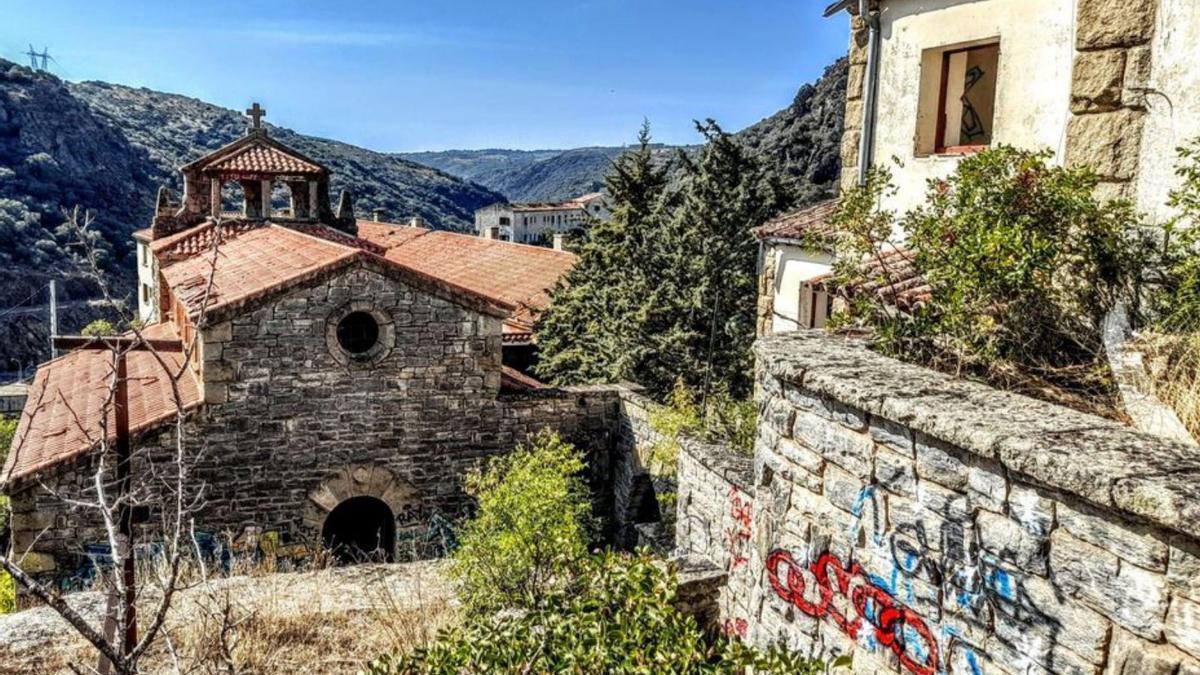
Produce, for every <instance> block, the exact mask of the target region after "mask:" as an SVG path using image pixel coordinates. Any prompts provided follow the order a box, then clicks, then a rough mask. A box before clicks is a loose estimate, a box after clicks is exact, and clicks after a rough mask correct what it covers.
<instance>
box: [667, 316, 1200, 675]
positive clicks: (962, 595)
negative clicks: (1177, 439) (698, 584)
mask: <svg viewBox="0 0 1200 675" xmlns="http://www.w3.org/2000/svg"><path fill="white" fill-rule="evenodd" d="M757 356H758V363H759V373H758V378H759V379H758V389H759V395H758V400H759V410H760V418H759V420H760V421H759V433H758V439H757V447H756V451H755V457H754V466H753V470H754V475H753V482H752V484H751V485H749V486H745V487H744V488H739V489H741V491H742V492H743V493H744V496H740V497H739V499H740V500H741V503H740V504H734V503H732V500H731V503H730V504H728V505H723V504H720V497H721V494H720V493H721V491H722V490H729V489H730V487H731V481H728V480H725V481H722V480H721V479H720V476H721V473H720V472H719V471H713V470H711V468H710V469H708V470H705V469H704V468H703V467H706V466H709V464H706V463H705V462H703V461H696V462H681V468H680V482H681V485H685V484H687V485H690V486H691V488H690V492H691V495H692V496H691V497H690V498H684V496H683V495H682V494H681V498H680V501H679V514H678V520H679V523H680V526H679V532H678V542H677V543H678V546H679V548H680V549H681V550H683V551H689V550H690V551H697V552H700V553H702V554H703V555H706V556H707V557H708V558H709V559H710V560H711V561H712V562H713V563H715V564H722V563H725V564H727V565H729V567H731V568H732V567H733V566H735V565H737V566H738V570H736V571H735V570H732V569H731V572H730V575H729V579H728V583H727V587H726V588H725V589H724V591H723V593H724V594H725V595H726V596H728V597H729V598H730V599H729V600H725V599H723V600H722V612H723V616H722V620H723V621H724V623H725V626H726V628H727V629H729V630H732V631H734V632H738V633H741V634H744V635H745V636H746V638H747V639H749V640H751V641H753V642H755V643H757V644H760V645H765V644H768V643H771V642H775V641H779V640H782V641H784V642H786V643H787V644H789V645H790V646H791V647H792V648H794V649H798V650H801V651H804V652H807V653H811V654H814V655H819V656H822V657H825V658H829V657H832V656H833V655H835V654H845V653H851V654H853V660H854V666H853V670H854V671H855V672H859V673H875V672H898V673H914V674H918V675H932V674H933V673H942V672H947V673H972V674H978V673H1093V674H1099V673H1105V674H1128V675H1133V674H1140V673H1162V674H1164V675H1170V674H1173V673H1177V674H1185V673H1186V674H1193V675H1194V674H1196V673H1200V524H1198V523H1200V521H1198V520H1197V519H1196V515H1197V511H1198V510H1200V502H1198V501H1197V500H1196V498H1195V495H1196V494H1197V493H1198V492H1200V490H1198V488H1200V479H1197V478H1196V477H1197V476H1200V457H1197V456H1196V454H1195V452H1194V449H1189V448H1187V447H1186V446H1182V445H1180V444H1176V443H1174V442H1171V441H1167V440H1163V439H1159V438H1157V437H1152V436H1148V435H1145V434H1142V433H1139V432H1136V431H1134V430H1132V429H1129V428H1127V427H1124V426H1122V425H1120V424H1117V423H1115V422H1111V421H1108V420H1104V419H1101V418H1097V417H1094V416H1090V415H1086V414H1083V413H1078V412H1075V411H1072V410H1068V409H1065V408H1062V407H1060V406H1055V405H1051V404H1048V403H1043V402H1039V401H1034V400H1032V399H1028V398H1025V397H1022V396H1018V395H1015V394H1010V393H1007V392H1001V391H998V390H995V389H992V388H990V387H987V386H985V385H982V384H978V383H971V382H966V381H962V380H956V379H954V378H951V377H949V376H946V375H942V374H940V373H935V372H932V371H929V370H926V369H923V368H919V367H916V366H912V365H909V364H904V363H900V362H898V361H895V360H892V359H889V358H886V357H883V356H880V355H878V354H875V353H873V352H870V351H869V350H868V349H867V348H866V347H865V346H864V345H863V344H861V343H859V342H855V341H851V340H849V339H846V338H841V337H838V336H833V335H831V334H828V333H825V332H821V331H801V332H797V333H789V334H784V335H778V336H773V337H770V338H766V339H764V340H761V341H760V342H759V344H758V346H757ZM725 508H729V510H730V514H731V515H732V514H733V513H735V512H736V513H737V514H738V515H739V518H732V519H728V518H727V516H726V515H725V512H724V509H725ZM743 513H744V514H745V515H746V517H747V519H748V520H749V525H748V527H747V528H746V529H748V530H749V533H750V534H749V536H748V537H745V538H743V537H742V535H741V534H738V532H739V530H738V529H737V527H740V526H741V519H740V516H741V514H743ZM718 516H720V517H721V519H722V524H721V526H720V528H721V529H722V530H723V531H728V528H729V527H730V525H734V529H733V532H734V533H735V535H736V536H733V537H728V536H724V535H722V538H721V543H720V544H718V545H714V544H713V543H712V534H711V530H712V528H711V527H709V528H707V529H704V528H699V530H694V529H692V528H689V527H688V526H687V525H686V523H688V522H689V521H690V520H691V519H693V518H695V519H708V521H709V522H714V519H715V518H717V517H718ZM743 540H744V541H745V553H729V552H727V551H726V550H725V549H724V548H723V547H722V546H723V545H728V544H730V543H737V542H740V541H743ZM743 557H744V558H745V562H744V563H742V562H740V561H741V560H742V558H743ZM731 560H732V561H734V562H732V563H731V562H729V561H731ZM739 621H744V622H745V623H744V625H742V624H739Z"/></svg>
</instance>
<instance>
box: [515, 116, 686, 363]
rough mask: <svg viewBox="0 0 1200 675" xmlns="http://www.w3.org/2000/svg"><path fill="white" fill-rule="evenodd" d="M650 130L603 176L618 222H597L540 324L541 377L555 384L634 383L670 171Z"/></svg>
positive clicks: (553, 294)
mask: <svg viewBox="0 0 1200 675" xmlns="http://www.w3.org/2000/svg"><path fill="white" fill-rule="evenodd" d="M656 164H657V163H656V161H655V159H654V156H653V150H652V148H651V142H650V126H649V124H648V123H643V125H642V129H641V131H640V132H639V133H638V146H637V148H636V149H634V150H631V151H629V152H626V153H623V154H622V155H621V156H620V157H618V158H617V159H616V160H615V161H614V162H613V166H612V169H611V170H610V171H609V173H608V176H607V177H606V178H605V191H606V192H607V195H608V202H609V207H610V210H611V214H612V217H611V218H610V220H609V221H608V222H594V223H592V224H591V225H590V227H589V228H588V229H587V233H586V234H585V235H584V239H583V241H582V242H581V244H580V246H579V248H578V251H577V253H578V256H579V260H578V262H577V263H576V265H575V267H574V268H573V269H572V270H571V272H570V273H569V274H568V275H567V277H566V279H565V280H564V282H563V283H560V284H559V286H558V287H557V288H556V289H555V290H554V292H553V293H552V302H551V304H550V307H549V308H547V310H546V312H544V313H543V314H542V316H541V318H540V319H539V322H538V329H537V330H538V345H539V354H540V361H539V363H538V365H537V367H536V372H537V374H538V376H540V377H542V378H543V379H546V380H548V381H550V382H553V383H554V384H576V383H581V382H614V381H617V380H621V379H634V378H636V374H635V373H634V372H633V365H634V362H635V354H636V353H637V352H638V350H639V346H638V345H637V344H636V337H637V334H638V332H639V331H638V330H637V324H638V322H639V318H638V315H639V311H640V308H641V305H642V303H643V302H644V300H645V297H646V295H647V293H648V290H647V284H648V281H649V280H648V279H647V275H646V270H647V267H648V266H649V265H652V264H653V257H652V256H651V255H650V253H649V246H650V243H651V242H652V240H653V237H654V234H655V232H656V231H657V230H658V229H659V228H660V226H661V225H660V224H661V222H662V216H661V213H660V205H661V200H662V196H663V192H664V190H665V189H666V186H667V167H665V166H658V165H656Z"/></svg>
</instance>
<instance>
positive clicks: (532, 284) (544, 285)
mask: <svg viewBox="0 0 1200 675" xmlns="http://www.w3.org/2000/svg"><path fill="white" fill-rule="evenodd" d="M358 234H359V236H360V237H362V238H364V239H367V240H369V241H371V242H373V243H376V244H379V245H381V246H383V247H385V248H386V249H387V251H386V253H385V254H384V255H385V257H386V258H387V259H388V260H390V261H392V262H394V263H398V264H400V265H403V266H405V267H408V268H411V269H415V270H417V271H419V272H423V273H425V274H428V275H430V276H432V277H436V278H438V279H443V280H445V281H448V282H450V283H452V284H455V285H457V286H461V287H463V288H466V289H469V290H471V291H474V292H476V293H479V294H481V295H484V296H486V297H489V298H492V299H493V300H495V301H496V302H499V303H501V304H504V305H507V306H509V307H512V308H514V310H515V311H514V313H513V314H514V318H515V319H517V320H518V321H520V320H521V319H522V317H525V321H526V322H528V323H532V318H533V317H532V315H531V314H530V310H533V311H536V310H540V309H543V308H545V307H546V305H548V304H549V303H550V294H549V291H550V290H551V289H553V288H554V285H555V283H557V282H558V280H559V279H561V278H562V277H563V276H565V275H566V273H567V272H569V271H570V270H571V267H573V266H574V265H575V254H573V253H568V252H566V251H555V250H553V249H549V248H542V247H540V246H528V245H525V244H517V243H513V242H507V241H498V240H495V239H485V238H483V237H476V236H471V235H465V234H457V233H454V232H445V231H442V230H427V229H424V228H419V227H404V226H400V225H388V224H386V223H377V222H372V221H363V220H360V221H358Z"/></svg>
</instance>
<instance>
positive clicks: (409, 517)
mask: <svg viewBox="0 0 1200 675" xmlns="http://www.w3.org/2000/svg"><path fill="white" fill-rule="evenodd" d="M249 112H250V114H251V116H252V117H254V122H253V125H252V126H251V127H250V129H249V130H248V133H247V134H246V136H245V137H243V138H241V139H239V140H237V141H235V142H234V143H232V144H230V145H228V146H226V147H223V148H221V149H219V150H217V151H215V152H213V153H212V154H210V155H208V156H206V157H203V158H201V159H198V160H196V161H195V162H192V163H191V164H188V165H187V166H184V167H183V168H182V172H183V176H184V183H185V189H184V193H183V197H182V200H180V201H179V202H178V203H177V202H176V201H175V200H173V198H172V196H171V195H170V193H169V192H168V191H167V190H166V189H165V188H164V189H163V190H162V191H160V194H159V195H158V204H157V212H156V215H155V217H154V222H153V224H152V226H151V227H150V228H149V229H146V230H142V231H139V232H137V233H136V234H135V238H136V240H137V243H138V251H139V255H138V265H139V270H138V271H139V277H140V280H141V289H140V301H141V315H142V316H143V317H145V318H146V319H148V320H150V321H151V323H150V324H149V325H148V326H147V327H146V328H145V329H144V334H145V337H146V338H148V339H153V340H157V341H159V344H167V345H170V344H175V345H180V344H184V345H186V344H191V343H192V342H193V340H194V342H195V345H196V350H195V352H194V353H192V354H191V360H190V361H189V362H188V363H186V364H185V363H184V362H183V359H184V358H185V357H184V356H183V353H182V352H181V350H180V349H175V350H173V351H172V350H164V351H163V352H162V353H161V354H160V355H159V356H161V357H162V359H163V363H165V364H166V367H165V368H164V365H162V364H160V362H159V361H158V360H157V358H156V357H155V356H154V355H152V354H151V353H150V352H148V351H134V352H130V353H128V354H127V355H126V357H125V358H126V362H127V371H128V372H127V377H126V378H125V383H126V385H127V389H128V401H129V403H128V411H129V429H130V433H131V436H132V438H133V445H134V447H135V454H134V456H135V458H138V457H141V458H152V457H155V456H157V455H158V453H160V452H162V451H165V449H166V448H169V447H170V446H171V443H172V439H173V438H174V422H175V420H176V417H177V408H178V407H180V405H181V407H182V408H183V414H185V415H186V422H185V423H186V428H187V432H188V436H189V438H191V439H193V442H194V443H197V444H202V445H203V447H204V448H205V452H204V453H203V455H202V459H200V460H199V463H198V465H197V466H196V468H195V470H194V473H193V475H194V477H195V480H196V481H198V482H200V483H203V484H204V485H205V486H206V488H205V493H204V499H205V503H206V506H205V507H204V509H203V512H202V513H201V516H200V518H199V520H198V522H197V527H198V528H200V529H202V530H203V531H204V532H206V533H210V534H212V535H220V534H227V535H229V536H230V537H231V538H232V539H235V540H237V539H239V538H241V539H245V538H246V537H250V538H252V539H254V538H258V539H262V538H264V537H267V536H268V535H269V541H271V542H272V546H273V547H275V548H277V549H278V550H283V551H289V552H291V553H292V554H295V555H302V554H303V553H304V552H305V551H313V550H316V549H317V548H320V547H331V548H334V549H341V550H344V551H347V552H349V553H353V554H362V553H375V554H377V555H381V556H383V557H386V558H387V559H392V558H394V557H395V556H397V555H406V554H408V549H407V547H408V546H409V544H412V543H414V542H416V540H419V539H420V538H421V537H423V536H425V533H426V532H427V531H428V528H429V526H430V523H431V521H432V520H436V519H438V518H442V519H445V518H452V517H457V516H459V515H461V514H462V510H463V507H464V505H465V503H466V500H465V496H464V494H463V492H462V487H461V477H462V475H463V474H464V473H465V472H466V471H467V470H468V469H469V468H471V467H473V466H475V465H477V464H478V463H479V462H480V460H482V459H484V458H486V457H488V456H490V455H493V454H495V453H500V452H506V451H509V450H511V449H512V448H513V447H514V446H515V445H516V444H518V443H520V442H522V441H523V440H525V439H526V437H527V436H528V435H529V434H530V433H532V432H534V431H537V430H539V429H541V428H543V427H550V428H553V429H556V430H559V431H560V432H561V433H563V434H564V435H565V436H567V437H568V438H571V439H573V440H574V441H576V442H577V443H579V444H581V445H582V446H583V447H585V448H588V449H589V451H590V452H591V455H590V471H591V473H590V474H589V475H590V476H591V477H592V479H593V480H594V481H595V486H594V487H595V490H596V494H597V495H598V497H597V499H598V500H604V499H607V500H609V502H611V499H612V490H611V486H612V480H611V479H610V476H609V475H608V472H609V471H610V470H611V469H612V466H611V463H610V462H609V461H608V455H607V454H606V453H608V452H609V450H610V448H611V445H612V443H613V438H614V434H612V433H611V430H612V429H613V428H614V422H613V419H614V416H615V415H616V412H615V411H616V409H617V407H618V405H619V402H618V391H617V388H613V387H607V388H606V387H591V388H588V387H584V388H573V389H565V390H564V389H549V388H546V387H544V386H543V385H541V384H540V383H539V382H537V381H536V380H535V379H533V378H532V377H530V376H529V375H527V374H525V373H524V372H522V371H521V368H520V365H521V364H524V363H527V362H528V360H529V351H530V350H531V349H532V344H533V334H532V330H533V319H534V316H535V315H536V312H537V311H538V310H539V309H540V308H542V307H544V306H545V304H546V303H547V302H548V289H550V288H551V287H552V286H553V285H554V283H555V282H556V281H557V280H558V279H559V277H561V276H562V275H563V274H564V273H565V272H566V271H567V270H568V269H570V267H571V265H572V264H573V262H574V256H572V255H571V254H569V253H565V252H562V251H554V250H550V249H546V248H539V247H533V246H525V245H521V244H516V243H509V242H503V241H494V240H487V239H483V238H479V237H474V236H469V235H461V234H454V233H449V232H441V231H432V230H428V229H424V228H420V227H412V226H397V225H391V224H387V223H380V222H376V221H367V220H358V219H356V218H355V217H354V215H353V212H352V209H351V205H350V201H349V198H348V196H347V195H345V194H343V195H342V197H341V199H340V201H339V203H338V204H337V206H336V208H335V206H334V205H333V203H332V202H331V200H330V196H329V172H328V170H327V169H326V168H325V167H324V166H322V165H321V164H320V163H319V162H318V161H316V160H315V159H312V158H309V157H305V156H303V155H301V154H300V153H297V152H296V151H294V150H292V149H290V148H288V147H286V146H284V145H282V144H281V143H279V142H278V141H276V140H274V139H272V138H270V137H269V136H268V135H267V133H266V130H265V129H264V128H262V127H261V125H260V122H259V117H260V116H261V111H260V109H259V108H258V106H257V104H256V105H255V107H254V108H252V109H251V111H249ZM232 182H236V183H238V184H239V185H240V187H241V191H242V193H243V195H244V203H243V204H242V205H241V209H240V210H238V211H236V212H230V211H229V210H228V207H227V205H224V204H223V203H222V199H221V195H222V189H223V186H225V185H228V184H230V183H232ZM281 193H282V194H284V195H286V197H287V199H286V203H285V204H277V203H274V202H273V200H272V195H280V194H281ZM214 244H215V245H214ZM112 358H113V357H112V354H111V353H110V352H108V351H87V350H79V351H73V352H69V353H66V354H64V355H62V356H60V357H59V358H57V359H54V360H51V361H49V362H46V363H44V364H42V365H41V366H40V367H39V369H38V371H37V374H36V376H35V377H34V379H33V382H32V387H31V391H30V392H29V397H28V402H27V403H26V405H25V409H24V412H23V414H22V415H21V419H20V422H19V428H18V430H17V433H16V439H17V440H16V441H15V442H14V446H13V448H12V451H11V453H10V454H9V456H8V460H7V463H6V465H5V466H4V469H3V474H2V475H0V479H2V482H3V483H4V485H5V488H6V492H7V493H8V494H9V495H10V496H11V498H12V507H13V514H14V515H13V520H12V529H13V546H14V550H15V551H17V552H18V553H19V554H21V556H22V557H21V560H22V565H23V566H24V568H25V569H26V570H27V571H29V572H32V573H35V574H37V575H39V576H42V577H49V578H55V579H70V578H73V577H79V576H86V573H87V569H88V567H89V564H90V563H91V562H92V558H94V557H95V554H96V553H97V551H99V553H100V554H103V552H104V548H105V545H104V542H106V541H107V538H106V537H105V533H104V530H103V529H102V523H100V522H97V518H96V516H95V514H94V513H90V512H88V511H86V510H82V509H78V508H73V507H71V506H70V505H68V504H67V503H65V502H64V501H63V499H62V497H63V495H64V494H66V495H69V494H80V493H84V492H87V490H88V489H89V485H90V483H89V476H90V474H91V473H92V466H93V463H94V462H95V461H96V459H95V455H96V453H94V452H91V451H92V450H93V449H94V448H95V447H96V445H97V442H98V439H99V438H100V434H101V433H103V432H104V431H105V430H107V432H108V433H109V434H110V435H111V434H112V433H113V426H112V424H102V422H103V421H104V420H102V419H101V417H102V415H108V416H109V419H110V421H111V417H112V414H113V412H112V408H111V407H105V406H104V405H103V404H104V401H105V397H106V393H107V390H108V386H109V381H110V379H111V377H110V373H111V364H112ZM509 362H512V363H516V364H517V367H513V366H511V365H508V364H509ZM171 369H182V372H183V376H182V378H180V379H179V384H178V390H179V398H180V401H179V404H180V405H177V404H176V402H175V400H174V397H173V396H174V395H173V390H172V387H171V386H170V374H171V373H170V372H168V371H170V370H171ZM148 461H149V460H148ZM52 492H57V493H58V494H52ZM598 508H601V509H607V508H608V507H606V506H605V505H604V504H601V505H600V506H599V507H598ZM138 536H139V540H140V541H149V540H153V537H154V534H153V532H151V531H146V532H144V533H139V535H138ZM417 543H419V542H417ZM81 570H82V571H81Z"/></svg>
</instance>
